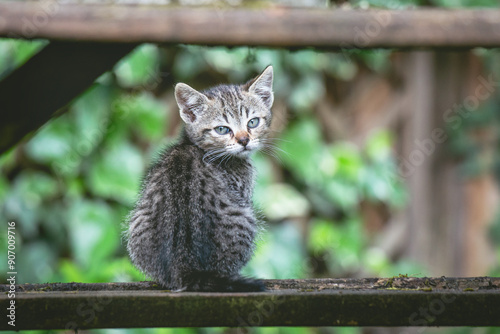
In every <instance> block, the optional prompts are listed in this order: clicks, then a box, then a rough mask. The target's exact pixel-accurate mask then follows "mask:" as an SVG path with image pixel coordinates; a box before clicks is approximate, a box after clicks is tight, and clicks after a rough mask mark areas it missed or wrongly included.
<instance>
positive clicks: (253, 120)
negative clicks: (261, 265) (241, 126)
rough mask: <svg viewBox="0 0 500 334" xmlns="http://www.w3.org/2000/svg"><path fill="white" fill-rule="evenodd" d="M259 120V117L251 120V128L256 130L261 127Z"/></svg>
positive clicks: (249, 125)
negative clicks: (258, 126)
mask: <svg viewBox="0 0 500 334" xmlns="http://www.w3.org/2000/svg"><path fill="white" fill-rule="evenodd" d="M259 121H260V120H259V118H258V117H255V118H252V119H251V120H249V121H248V123H247V125H248V127H249V128H251V129H253V128H256V127H257V125H259Z"/></svg>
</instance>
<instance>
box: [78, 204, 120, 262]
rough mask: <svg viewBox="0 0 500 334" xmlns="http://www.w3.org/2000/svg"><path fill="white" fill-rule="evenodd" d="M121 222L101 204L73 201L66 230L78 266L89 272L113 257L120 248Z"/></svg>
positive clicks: (106, 206)
mask: <svg viewBox="0 0 500 334" xmlns="http://www.w3.org/2000/svg"><path fill="white" fill-rule="evenodd" d="M120 223H121V218H120V217H117V215H116V214H115V213H114V212H113V210H112V208H110V207H109V206H108V205H107V204H105V203H104V202H101V201H89V200H82V201H74V202H73V203H72V206H71V208H70V211H69V212H68V227H69V233H70V241H71V242H70V246H71V249H72V254H73V257H74V258H75V259H76V261H77V263H78V264H79V265H81V266H82V267H83V268H86V269H89V268H92V267H95V266H97V264H99V265H100V264H102V262H103V260H105V259H107V258H109V257H110V256H111V255H113V254H114V252H115V251H116V249H117V247H118V246H119V245H120V233H119V226H120ZM97 267H98V266H97ZM101 269H102V268H101Z"/></svg>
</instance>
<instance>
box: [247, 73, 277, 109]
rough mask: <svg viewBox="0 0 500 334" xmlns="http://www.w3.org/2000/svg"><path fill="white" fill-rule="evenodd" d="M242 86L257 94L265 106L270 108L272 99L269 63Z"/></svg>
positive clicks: (271, 78) (271, 75)
mask: <svg viewBox="0 0 500 334" xmlns="http://www.w3.org/2000/svg"><path fill="white" fill-rule="evenodd" d="M244 88H245V89H246V90H247V91H248V92H250V93H253V94H255V95H257V96H258V97H259V98H260V99H261V100H262V101H263V102H264V104H265V105H266V107H267V108H269V109H271V107H272V105H273V101H274V95H273V67H272V66H271V65H269V66H268V67H266V69H265V70H264V71H263V72H262V73H261V74H260V75H259V76H257V77H256V78H254V79H252V80H250V81H249V82H247V83H246V84H245V85H244Z"/></svg>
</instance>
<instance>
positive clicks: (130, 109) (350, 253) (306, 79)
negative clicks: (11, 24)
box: [0, 0, 500, 334]
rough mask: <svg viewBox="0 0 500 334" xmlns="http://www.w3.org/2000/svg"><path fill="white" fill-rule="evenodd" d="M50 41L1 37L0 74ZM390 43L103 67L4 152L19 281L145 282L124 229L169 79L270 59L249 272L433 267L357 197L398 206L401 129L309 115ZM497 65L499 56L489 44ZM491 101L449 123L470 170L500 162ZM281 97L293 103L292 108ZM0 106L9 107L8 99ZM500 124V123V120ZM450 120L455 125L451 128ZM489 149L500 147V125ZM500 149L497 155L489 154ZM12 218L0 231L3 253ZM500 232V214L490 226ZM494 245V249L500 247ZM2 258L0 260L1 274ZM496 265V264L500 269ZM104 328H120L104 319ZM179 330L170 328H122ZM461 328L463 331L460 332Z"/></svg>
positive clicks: (202, 51)
mask: <svg viewBox="0 0 500 334" xmlns="http://www.w3.org/2000/svg"><path fill="white" fill-rule="evenodd" d="M432 3H433V4H434V3H435V4H437V5H440V6H446V7H456V6H471V5H481V6H490V5H493V1H487V0H484V1H481V2H475V1H452V0H439V1H438V0H436V1H432ZM423 4H427V2H424V1H417V0H414V1H413V0H406V1H403V0H402V1H394V2H390V3H387V2H383V1H378V0H371V1H352V5H353V6H355V7H356V6H358V7H362V8H364V7H370V6H371V7H387V8H406V7H411V6H417V5H423ZM45 44H46V43H45V42H43V41H32V42H28V41H17V40H8V39H4V40H0V79H1V78H2V77H5V76H6V75H8V73H9V72H10V71H12V70H13V69H15V68H16V67H18V66H20V65H21V64H22V63H23V62H24V61H26V59H28V58H29V57H30V56H32V55H33V54H34V53H36V52H37V51H38V50H39V49H40V48H42V47H43V46H44V45H45ZM389 56H390V51H377V50H376V51H360V50H354V51H348V52H344V53H326V52H314V51H311V50H303V51H296V52H288V51H282V50H269V49H254V48H233V49H226V48H204V47H194V46H179V47H171V48H159V47H157V46H155V45H150V44H144V45H142V46H139V47H138V48H137V49H136V50H135V51H134V52H132V53H131V54H130V55H128V56H127V57H126V58H124V59H123V60H122V61H120V62H119V63H118V64H117V65H116V66H115V68H114V69H113V70H112V71H111V72H109V73H106V74H104V75H103V76H101V77H100V78H99V80H97V81H96V83H94V85H93V86H92V87H91V88H90V89H89V90H87V91H86V92H85V93H83V94H82V95H81V96H80V97H79V98H78V99H77V100H75V101H74V102H73V103H72V104H71V105H70V106H69V111H68V112H67V113H65V114H63V115H62V116H60V117H58V118H55V119H53V120H52V121H50V122H48V123H47V124H46V125H45V126H44V127H43V128H41V129H40V130H39V131H38V132H37V133H36V135H35V136H33V138H32V139H30V140H29V141H27V142H25V143H23V144H21V145H18V146H17V147H16V148H14V149H12V150H10V151H9V152H7V153H6V154H4V155H2V156H0V170H1V173H0V220H1V221H4V222H6V221H15V222H17V223H18V224H17V232H18V235H17V243H16V247H17V252H16V254H17V261H16V267H17V271H18V272H19V275H18V281H19V283H25V282H30V283H35V282H55V281H60V282H71V281H79V282H111V281H114V282H119V281H134V280H144V279H146V277H144V275H143V274H141V273H140V272H138V271H137V270H136V269H135V268H134V267H133V266H132V264H131V263H130V261H129V259H128V257H127V254H126V251H125V247H124V240H123V239H122V233H123V231H124V229H125V227H124V223H125V221H126V216H127V214H128V212H129V210H130V209H131V206H132V205H133V203H134V200H135V198H136V196H137V193H138V190H139V187H140V180H141V177H142V175H143V174H144V172H145V170H146V168H147V167H148V165H149V164H150V162H151V160H152V159H154V157H155V156H156V155H157V154H158V152H159V151H160V150H161V148H162V147H164V146H165V145H167V144H168V143H170V142H172V141H173V140H175V138H176V135H177V133H178V128H179V117H178V116H177V115H176V114H177V109H176V106H175V101H174V100H173V92H172V88H173V85H174V83H176V82H179V81H184V82H187V83H189V84H190V85H192V86H194V87H195V88H200V89H201V88H205V87H208V86H211V85H214V84H217V83H222V82H235V83H238V82H244V81H246V80H248V79H249V78H251V77H252V76H253V75H255V74H256V73H259V72H260V71H261V70H262V69H263V68H264V67H265V66H267V65H269V64H272V65H273V66H274V70H275V84H274V89H275V94H276V106H275V110H276V109H278V110H280V109H286V111H287V113H286V115H285V114H283V113H278V114H277V115H276V116H275V118H276V121H277V122H278V123H281V124H282V125H285V124H286V126H283V127H284V130H283V131H281V133H277V134H276V135H275V137H276V145H277V149H276V152H275V154H274V155H271V156H269V155H265V154H258V155H256V156H255V158H254V161H255V165H256V167H257V169H258V172H259V177H258V182H257V185H256V189H255V202H256V205H257V206H258V207H259V209H260V210H261V212H262V214H263V216H264V217H265V219H264V220H265V221H266V231H265V232H263V233H262V234H261V235H260V238H259V240H258V247H257V251H256V254H255V256H254V258H253V260H252V261H251V263H250V264H249V265H248V266H247V267H246V268H245V270H244V272H245V273H246V274H248V275H253V276H257V277H261V278H306V277H327V276H328V277H348V276H355V277H356V276H393V275H398V274H400V273H402V274H409V275H425V274H426V269H425V268H421V267H420V266H419V265H417V264H415V263H411V262H410V261H408V260H407V259H405V258H402V257H398V256H394V255H390V254H387V253H386V252H385V251H384V250H383V249H381V248H380V247H377V246H375V244H374V239H375V238H374V236H373V235H372V234H370V232H368V231H367V228H366V226H365V225H364V224H365V222H364V220H363V217H362V213H361V207H362V206H364V205H372V206H377V207H382V208H384V210H387V211H389V212H391V213H397V212H398V210H401V209H402V208H403V207H404V205H405V204H406V203H407V197H408V195H407V193H406V190H405V188H404V185H403V184H402V183H401V182H400V180H399V178H398V177H396V175H397V168H396V164H395V157H394V154H393V146H394V136H393V134H392V133H390V132H388V131H378V132H376V133H373V134H372V135H371V137H370V138H369V140H367V141H366V143H367V144H366V145H364V146H356V145H354V144H352V143H350V142H348V141H344V140H337V141H334V142H330V141H328V140H327V136H326V134H325V130H324V128H323V126H322V124H320V122H319V121H318V118H317V116H316V115H315V113H314V109H315V107H316V106H317V104H318V103H319V102H320V101H321V100H322V99H323V98H324V97H325V94H326V88H325V87H326V85H325V82H340V83H346V84H347V83H349V82H351V81H352V80H354V79H355V78H356V76H358V75H359V74H360V73H361V72H364V73H366V72H372V73H378V74H381V75H383V74H384V73H386V72H387V71H388V70H389V69H390V60H389ZM485 59H486V60H487V62H488V64H489V65H488V66H491V68H492V71H494V70H496V71H497V73H498V72H499V71H498V69H495V68H494V67H495V66H498V64H499V63H500V62H498V55H497V54H496V53H495V52H490V53H488V54H487V55H485ZM499 99H500V97H499V96H497V97H496V100H492V101H491V103H490V104H487V105H485V106H484V107H483V109H484V110H483V109H482V110H481V113H479V114H478V116H474V117H470V118H469V119H468V120H467V122H464V123H463V124H462V125H461V126H462V127H461V128H460V129H458V130H456V131H455V132H453V131H452V133H451V138H452V140H451V141H450V147H451V148H452V149H453V152H454V154H456V155H457V156H458V157H461V158H462V159H463V168H464V172H465V173H469V174H470V175H473V174H474V173H479V172H481V171H485V170H488V169H494V170H495V171H496V173H497V176H498V179H499V180H500V160H494V159H493V160H487V161H486V162H484V160H481V159H477V152H480V151H481V150H480V149H478V147H475V146H474V142H471V141H470V140H469V139H470V138H469V137H467V133H469V132H468V131H469V130H468V129H471V128H474V127H480V126H481V125H482V124H491V123H492V122H495V124H497V123H498V121H499V119H498V117H499V116H498V113H497V112H496V110H495V106H498V105H499V104H500V100H499ZM284 106H286V108H285V107H284ZM0 108H1V106H0ZM498 128H500V124H499V127H498ZM450 131H451V130H450ZM495 138H496V140H497V142H495V144H494V147H496V148H498V147H500V143H499V142H498V140H499V137H498V136H497V137H495ZM499 156H500V155H498V154H496V155H495V159H499V158H498V157H499ZM5 233H6V229H2V230H1V231H0V257H3V258H5V250H6V249H7V247H6V237H5ZM492 237H493V238H495V239H496V242H497V244H500V212H499V217H498V219H497V222H496V223H495V224H494V226H493V229H492ZM497 251H498V252H499V256H500V248H498V250H497ZM6 265H7V264H6V262H5V261H0V277H2V279H5V277H4V276H5V273H6V272H7V268H6ZM496 273H497V274H500V268H498V269H497V271H496ZM221 331H223V330H222V329H200V330H192V329H175V333H182V332H185V333H194V332H198V333H199V332H206V333H220V332H221ZM256 331H257V332H259V333H297V334H302V333H309V332H313V333H315V332H321V333H327V332H335V333H358V332H359V330H358V329H356V328H336V329H302V328H279V329H278V328H262V329H258V330H256ZM95 332H102V333H110V332H121V331H118V330H106V331H105V330H99V331H95ZM127 332H137V333H173V332H174V329H147V330H146V329H141V330H128V331H127ZM455 332H456V333H461V332H462V330H456V331H455Z"/></svg>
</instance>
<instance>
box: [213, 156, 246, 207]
mask: <svg viewBox="0 0 500 334" xmlns="http://www.w3.org/2000/svg"><path fill="white" fill-rule="evenodd" d="M207 171H208V173H207V174H208V175H209V177H210V179H211V180H210V181H211V182H212V183H213V186H214V188H215V189H214V191H215V195H219V196H222V197H226V198H227V199H229V200H230V201H231V202H233V203H236V204H240V205H249V204H250V202H251V199H252V193H253V187H254V169H253V167H252V165H251V164H250V163H249V162H246V161H245V162H240V161H239V162H237V163H233V164H229V163H228V164H226V165H224V166H220V165H219V166H217V165H215V166H207Z"/></svg>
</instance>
